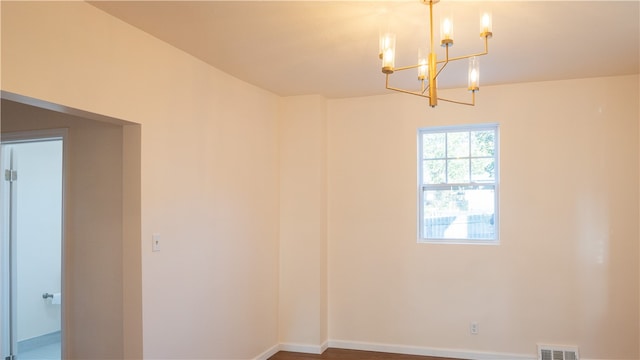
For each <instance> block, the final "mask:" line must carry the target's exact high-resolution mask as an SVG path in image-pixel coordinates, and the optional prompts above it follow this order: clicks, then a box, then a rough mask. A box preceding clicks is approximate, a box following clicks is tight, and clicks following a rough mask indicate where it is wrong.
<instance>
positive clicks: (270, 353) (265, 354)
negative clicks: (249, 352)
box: [253, 344, 280, 360]
mask: <svg viewBox="0 0 640 360" xmlns="http://www.w3.org/2000/svg"><path fill="white" fill-rule="evenodd" d="M278 351H280V344H278V345H274V346H273V347H271V348H270V349H269V350H267V351H265V352H263V353H262V354H260V355H258V356H257V357H256V358H254V359H253V360H267V359H269V358H270V357H272V356H273V355H275V354H276V353H277V352H278Z"/></svg>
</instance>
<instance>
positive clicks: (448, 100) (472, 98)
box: [438, 91, 476, 106]
mask: <svg viewBox="0 0 640 360" xmlns="http://www.w3.org/2000/svg"><path fill="white" fill-rule="evenodd" d="M438 100H442V101H446V102H450V103H454V104H460V105H469V106H475V105H476V92H475V91H472V92H471V102H470V103H468V102H463V101H457V100H450V99H443V98H438Z"/></svg>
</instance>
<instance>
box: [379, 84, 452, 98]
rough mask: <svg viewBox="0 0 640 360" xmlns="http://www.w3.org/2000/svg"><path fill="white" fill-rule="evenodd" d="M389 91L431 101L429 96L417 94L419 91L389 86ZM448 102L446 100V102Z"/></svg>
mask: <svg viewBox="0 0 640 360" xmlns="http://www.w3.org/2000/svg"><path fill="white" fill-rule="evenodd" d="M386 88H387V90H393V91H398V92H401V93H405V94H410V95H415V96H420V97H423V98H427V99H430V97H429V95H425V94H423V93H420V92H417V91H410V90H405V89H400V88H396V87H391V86H388V85H387V87H386ZM445 101H446V100H445Z"/></svg>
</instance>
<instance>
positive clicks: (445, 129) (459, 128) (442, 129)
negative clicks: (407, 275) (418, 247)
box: [417, 123, 500, 245]
mask: <svg viewBox="0 0 640 360" xmlns="http://www.w3.org/2000/svg"><path fill="white" fill-rule="evenodd" d="M487 130H490V131H495V138H494V139H495V140H494V145H495V149H494V181H493V182H490V183H485V182H482V183H474V182H469V183H448V182H445V183H443V184H424V182H423V180H424V176H423V171H424V166H423V161H424V160H425V159H424V158H423V154H424V152H423V144H424V141H423V135H424V134H433V133H454V132H472V131H487ZM469 155H471V154H469ZM452 158H453V157H451V158H449V157H448V155H445V159H452ZM417 159H418V166H417V168H418V196H417V198H418V243H428V244H473V245H499V244H500V223H499V219H500V216H499V204H500V200H499V199H500V128H499V124H498V123H489V124H471V125H454V126H436V127H427V128H419V129H418V156H417ZM469 180H470V181H471V179H469ZM475 184H478V185H485V186H486V185H493V188H494V219H493V221H494V229H495V232H494V238H493V239H469V238H456V239H441V238H427V237H426V234H425V233H424V229H425V224H424V221H425V214H424V201H425V199H424V193H425V190H426V189H436V188H442V187H449V186H451V187H454V186H470V185H471V186H472V185H475Z"/></svg>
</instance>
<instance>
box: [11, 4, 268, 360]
mask: <svg viewBox="0 0 640 360" xmlns="http://www.w3.org/2000/svg"><path fill="white" fill-rule="evenodd" d="M2 90H4V91H8V92H12V93H16V94H21V95H25V96H29V97H32V98H36V99H42V100H45V101H48V102H51V103H56V104H62V105H65V106H68V107H72V108H76V109H81V110H84V111H89V112H93V113H98V114H102V115H107V116H111V117H115V118H120V119H124V120H129V121H132V122H136V123H140V124H142V132H141V177H142V185H141V197H142V203H141V233H142V237H141V239H140V241H139V247H140V248H141V249H142V250H141V257H142V269H141V270H142V285H141V286H142V300H141V301H142V309H143V315H142V316H143V328H144V334H143V341H144V344H143V346H144V356H145V357H146V358H151V359H157V358H176V359H184V358H218V359H222V358H237V359H248V358H253V357H255V356H257V355H258V354H260V353H262V352H264V351H265V350H267V349H269V348H271V347H273V346H274V345H276V344H277V342H278V325H277V322H278V277H279V269H278V176H279V175H278V145H277V138H278V124H277V115H278V98H277V97H276V96H274V95H272V94H270V93H268V92H265V91H263V90H261V89H258V88H255V87H253V86H250V85H248V84H246V83H244V82H241V81H238V80H237V79H234V78H232V77H230V76H228V75H226V74H224V73H222V72H220V71H218V70H216V69H213V68H211V67H210V66H208V65H206V64H204V63H202V62H200V61H198V60H196V59H194V58H193V57H191V56H189V55H186V54H184V53H183V52H181V51H178V50H177V49H175V48H173V47H171V46H169V45H167V44H165V43H163V42H161V41H158V40H157V39H154V38H152V37H150V36H149V35H147V34H146V33H143V32H141V31H139V30H137V29H134V28H133V27H131V26H129V25H126V24H124V23H122V22H121V21H119V20H116V19H115V18H113V17H111V16H109V15H107V14H105V13H103V12H102V11H100V10H98V9H96V8H94V7H93V6H91V5H89V4H87V3H84V2H54V3H47V2H38V3H24V2H2ZM248 105H249V106H248ZM153 233H158V234H160V236H161V241H162V245H161V247H162V250H161V251H160V252H156V253H153V252H151V235H152V234H153ZM125 285H126V284H125ZM130 285H131V284H130ZM134 285H135V284H134ZM125 325H126V323H125ZM124 332H125V333H126V332H127V329H125V330H124Z"/></svg>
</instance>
